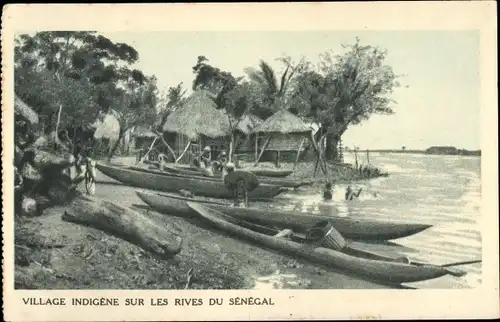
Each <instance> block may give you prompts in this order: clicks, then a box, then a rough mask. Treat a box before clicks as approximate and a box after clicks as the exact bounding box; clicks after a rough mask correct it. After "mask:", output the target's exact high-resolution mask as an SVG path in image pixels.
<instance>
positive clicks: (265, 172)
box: [155, 164, 293, 178]
mask: <svg viewBox="0 0 500 322" xmlns="http://www.w3.org/2000/svg"><path fill="white" fill-rule="evenodd" d="M155 165H156V164H155ZM167 169H168V170H170V171H172V172H178V173H184V174H190V173H193V172H194V173H196V172H199V171H200V169H198V168H195V167H193V166H189V165H180V164H176V165H167V166H166V167H165V170H167ZM240 170H244V171H248V172H252V173H253V174H255V175H256V176H261V177H271V178H284V177H286V176H289V175H291V174H292V173H293V170H271V169H253V168H246V169H240Z"/></svg>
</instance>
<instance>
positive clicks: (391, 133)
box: [101, 31, 481, 149]
mask: <svg viewBox="0 0 500 322" xmlns="http://www.w3.org/2000/svg"><path fill="white" fill-rule="evenodd" d="M101 34H103V35H104V36H106V37H108V38H110V39H111V40H112V41H115V42H124V43H127V44H129V45H131V46H133V47H134V48H135V49H136V50H137V51H138V53H139V61H138V62H137V63H136V64H135V66H134V67H135V68H138V69H140V70H142V71H143V72H144V73H145V74H147V75H152V74H154V75H155V76H156V77H157V79H158V86H159V88H160V90H165V91H166V90H167V89H168V87H170V86H176V85H177V84H178V83H180V82H183V84H184V87H186V88H189V89H190V88H191V86H192V82H193V79H194V75H193V72H192V67H193V66H194V65H195V64H196V61H197V57H198V56H200V55H203V56H205V57H207V58H208V59H209V61H210V63H211V64H212V65H213V66H216V67H218V68H220V69H222V70H226V71H230V72H231V73H232V74H233V75H235V76H244V75H245V73H244V69H245V68H246V67H257V65H258V64H259V61H260V60H261V59H263V60H265V61H266V62H268V63H270V64H271V65H272V66H273V67H275V69H276V70H278V71H279V70H280V69H281V65H280V64H279V63H278V62H277V61H276V58H278V57H280V56H282V55H288V56H291V57H292V59H294V60H295V61H298V60H299V59H300V58H301V57H305V58H306V59H308V60H309V61H311V62H312V63H316V62H317V61H318V56H319V54H320V53H322V52H325V51H327V50H333V51H334V52H338V53H342V51H343V49H342V44H349V43H353V42H354V41H355V39H356V37H359V38H360V40H361V42H362V43H363V44H368V45H374V46H379V47H381V48H383V49H386V50H387V52H388V55H387V59H386V64H388V65H390V66H392V67H393V69H394V71H395V73H396V74H400V75H403V78H402V79H401V82H402V84H403V85H404V86H402V87H401V88H398V89H396V90H395V92H394V93H393V95H392V98H393V99H395V100H396V101H397V105H395V106H394V110H395V113H394V114H393V115H389V116H387V115H375V116H373V117H372V118H370V119H369V120H368V121H365V122H363V123H362V124H360V125H357V126H352V127H350V128H349V129H348V130H347V131H346V133H345V134H344V136H343V143H344V145H345V146H350V147H354V146H358V147H359V148H361V149H400V148H402V147H403V146H405V147H406V148H407V149H426V148H428V147H430V146H434V145H447V146H450V145H451V146H455V147H457V148H465V149H480V146H481V141H480V105H479V104H480V100H479V95H480V93H479V90H480V82H479V80H480V75H479V32H474V31H352V32H349V31H305V32H275V31H272V32H171V31H158V32H151V31H148V32H135V33H134V32H128V31H127V32H106V33H101ZM406 85H408V86H406Z"/></svg>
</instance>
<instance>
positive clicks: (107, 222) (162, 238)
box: [62, 196, 182, 258]
mask: <svg viewBox="0 0 500 322" xmlns="http://www.w3.org/2000/svg"><path fill="white" fill-rule="evenodd" d="M62 219H63V220H65V221H67V222H72V223H75V224H80V225H85V226H90V227H93V228H96V229H99V230H102V231H104V232H106V233H108V234H111V235H114V236H116V237H118V238H122V239H124V240H126V241H128V242H130V243H132V244H135V245H137V246H139V247H141V248H142V249H144V250H146V251H149V252H151V253H153V254H155V255H158V256H160V257H162V258H169V257H171V256H173V255H175V254H178V253H179V252H180V251H181V248H182V238H181V237H179V236H178V235H176V234H175V233H173V232H171V231H169V230H167V229H165V228H164V227H162V226H161V225H157V224H156V223H154V222H153V221H152V220H151V219H149V218H148V217H146V216H144V215H143V214H141V213H139V212H136V211H134V210H132V209H130V208H127V207H123V206H121V205H119V204H116V203H114V202H111V201H108V200H105V199H100V198H95V197H87V196H82V197H80V198H78V199H76V200H75V201H73V202H72V203H71V204H70V205H69V206H68V207H67V209H66V211H65V213H64V214H63V216H62Z"/></svg>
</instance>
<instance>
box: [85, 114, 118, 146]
mask: <svg viewBox="0 0 500 322" xmlns="http://www.w3.org/2000/svg"><path fill="white" fill-rule="evenodd" d="M92 126H93V127H94V128H95V132H94V138H96V139H102V138H108V139H111V140H116V139H118V136H119V134H120V122H119V121H118V118H117V117H116V116H115V115H114V113H113V112H111V113H108V114H106V115H104V117H103V118H102V119H100V118H99V119H97V120H96V121H95V122H94V124H93V125H92Z"/></svg>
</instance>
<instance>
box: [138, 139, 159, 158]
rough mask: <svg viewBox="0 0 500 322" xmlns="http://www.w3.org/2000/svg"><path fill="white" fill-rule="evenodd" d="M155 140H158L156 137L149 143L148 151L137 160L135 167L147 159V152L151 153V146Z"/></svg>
mask: <svg viewBox="0 0 500 322" xmlns="http://www.w3.org/2000/svg"><path fill="white" fill-rule="evenodd" d="M156 140H158V137H155V139H154V140H153V142H152V143H151V145H150V146H149V148H148V151H147V152H146V153H145V154H144V155H143V156H141V158H140V159H139V161H137V163H136V164H135V165H138V164H139V163H141V162H143V161H144V160H146V158H147V157H148V155H149V152H151V150H153V146H154V145H155V143H156Z"/></svg>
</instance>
